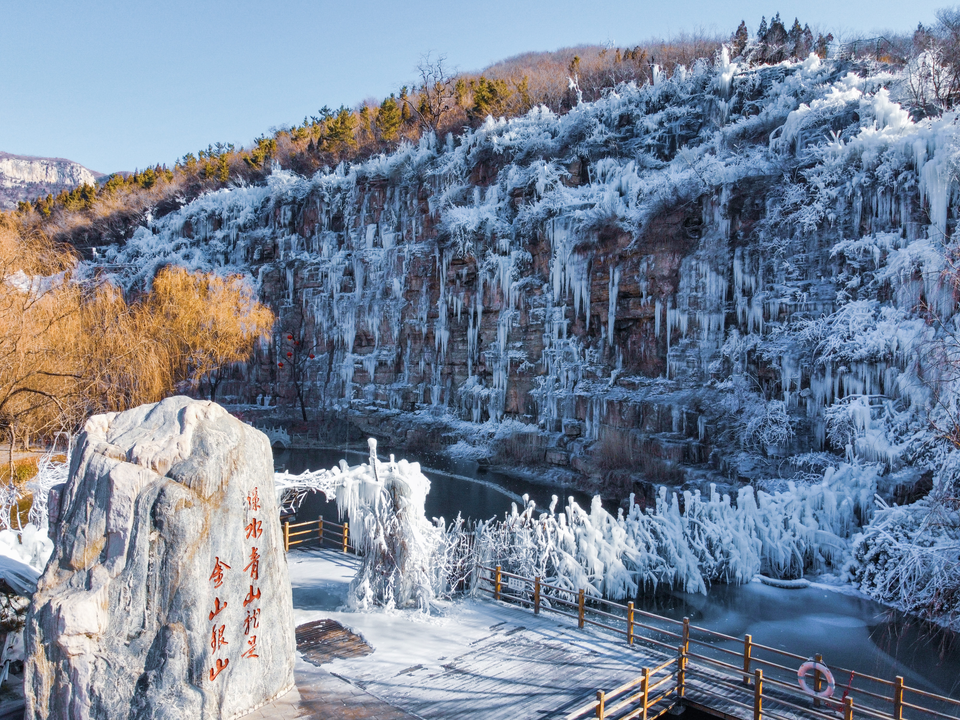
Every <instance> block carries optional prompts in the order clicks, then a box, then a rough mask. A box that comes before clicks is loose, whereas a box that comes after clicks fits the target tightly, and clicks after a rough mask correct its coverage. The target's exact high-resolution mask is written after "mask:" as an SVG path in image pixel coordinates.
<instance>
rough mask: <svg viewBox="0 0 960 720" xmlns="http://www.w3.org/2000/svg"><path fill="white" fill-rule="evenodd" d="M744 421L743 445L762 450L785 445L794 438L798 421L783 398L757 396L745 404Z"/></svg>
mask: <svg viewBox="0 0 960 720" xmlns="http://www.w3.org/2000/svg"><path fill="white" fill-rule="evenodd" d="M742 422H743V430H742V433H741V443H742V445H743V446H744V447H746V448H755V449H758V450H760V451H761V452H762V451H766V450H767V449H768V448H769V449H774V448H782V447H783V446H785V445H786V444H787V443H788V442H789V441H790V440H791V439H792V438H793V435H794V424H795V422H796V421H795V420H794V419H793V418H792V417H790V414H789V413H788V412H787V408H786V405H785V404H784V402H783V400H766V401H764V400H763V399H762V398H757V399H752V401H748V402H747V403H746V404H745V406H744V413H743V421H742Z"/></svg>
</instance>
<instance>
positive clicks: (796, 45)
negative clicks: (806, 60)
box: [787, 18, 803, 58]
mask: <svg viewBox="0 0 960 720" xmlns="http://www.w3.org/2000/svg"><path fill="white" fill-rule="evenodd" d="M802 41H803V27H801V25H800V21H799V20H798V19H797V18H794V19H793V25H791V26H790V32H788V33H787V44H788V45H789V47H790V55H791V56H793V57H795V58H802V57H803V55H802V52H803V48H802V47H801V42H802Z"/></svg>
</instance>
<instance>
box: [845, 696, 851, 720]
mask: <svg viewBox="0 0 960 720" xmlns="http://www.w3.org/2000/svg"><path fill="white" fill-rule="evenodd" d="M843 720H853V698H852V697H850V696H849V695H848V696H847V697H845V698H844V699H843Z"/></svg>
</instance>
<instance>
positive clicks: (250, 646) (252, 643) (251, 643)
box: [243, 635, 260, 658]
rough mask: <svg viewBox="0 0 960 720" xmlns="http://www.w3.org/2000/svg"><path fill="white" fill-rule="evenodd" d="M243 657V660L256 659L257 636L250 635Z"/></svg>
mask: <svg viewBox="0 0 960 720" xmlns="http://www.w3.org/2000/svg"><path fill="white" fill-rule="evenodd" d="M243 657H245V658H258V657H260V656H259V655H257V636H256V635H251V636H250V639H249V640H247V649H246V650H244V651H243Z"/></svg>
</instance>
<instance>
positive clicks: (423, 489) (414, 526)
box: [336, 439, 440, 609]
mask: <svg viewBox="0 0 960 720" xmlns="http://www.w3.org/2000/svg"><path fill="white" fill-rule="evenodd" d="M369 443H370V460H369V464H367V465H364V466H361V469H362V470H363V471H362V472H361V471H359V470H358V469H357V468H354V469H353V470H354V471H353V472H350V473H345V474H344V477H343V484H342V485H341V486H340V487H338V488H337V490H336V494H337V507H338V508H339V509H340V512H341V514H345V515H348V516H349V518H350V538H351V541H352V543H353V545H354V546H355V547H356V548H357V549H358V550H359V551H360V552H361V553H362V556H363V559H362V561H361V565H360V569H359V571H358V572H357V576H356V577H355V578H354V579H353V581H352V582H351V583H350V595H349V601H350V603H351V605H353V606H355V607H359V608H369V607H372V606H374V605H380V606H384V607H406V606H409V605H418V606H419V607H420V608H422V609H428V608H429V607H430V605H431V604H432V602H433V600H434V598H435V597H436V590H435V587H436V586H435V582H436V577H437V573H436V572H435V564H436V562H437V549H438V546H439V544H440V529H439V528H437V527H436V526H434V525H433V524H431V523H430V522H429V521H428V520H427V519H426V517H424V509H423V508H424V503H425V501H426V498H427V493H428V492H430V481H429V480H428V479H427V478H426V476H425V475H424V474H423V473H421V472H420V465H419V464H418V463H408V462H407V461H406V460H400V461H397V462H395V461H394V460H393V458H391V460H390V462H386V463H383V462H380V461H379V460H377V456H376V447H377V444H376V440H372V439H371V440H370V441H369Z"/></svg>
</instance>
